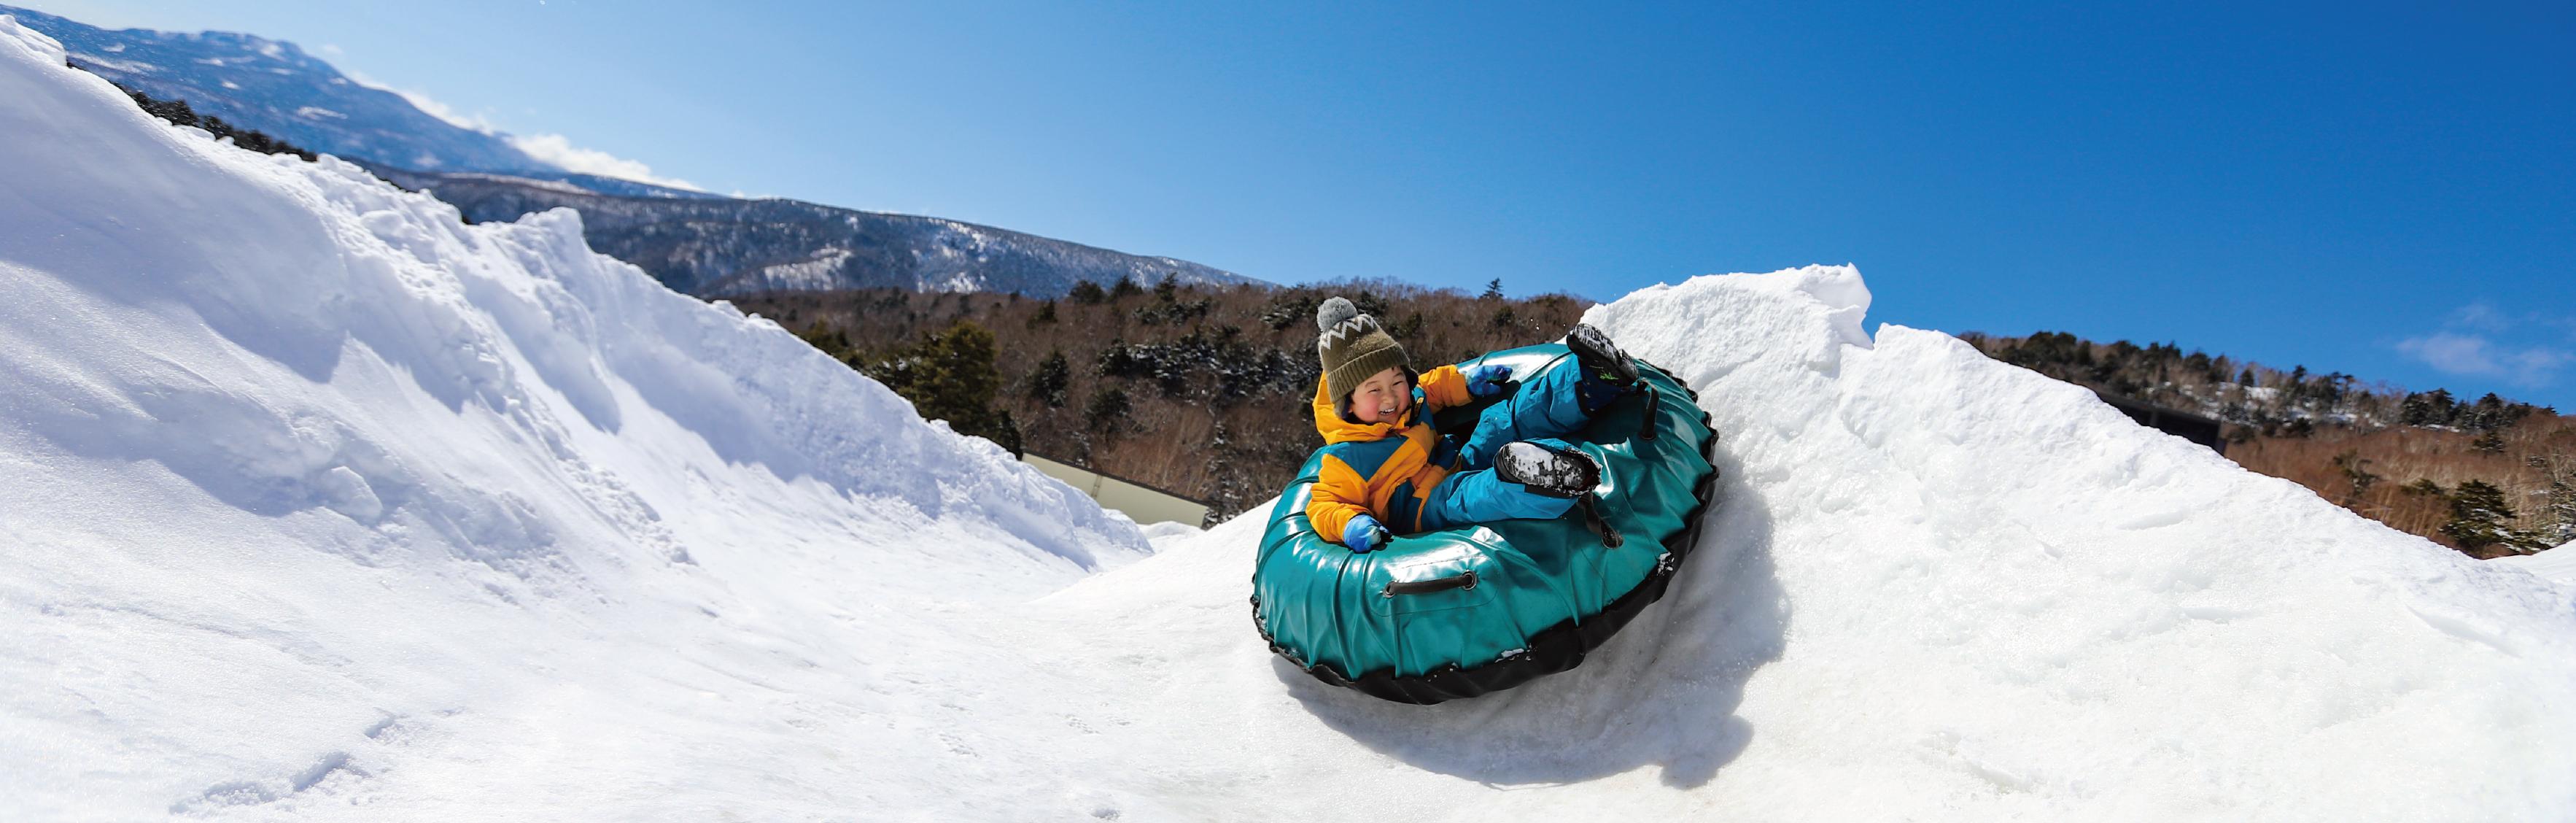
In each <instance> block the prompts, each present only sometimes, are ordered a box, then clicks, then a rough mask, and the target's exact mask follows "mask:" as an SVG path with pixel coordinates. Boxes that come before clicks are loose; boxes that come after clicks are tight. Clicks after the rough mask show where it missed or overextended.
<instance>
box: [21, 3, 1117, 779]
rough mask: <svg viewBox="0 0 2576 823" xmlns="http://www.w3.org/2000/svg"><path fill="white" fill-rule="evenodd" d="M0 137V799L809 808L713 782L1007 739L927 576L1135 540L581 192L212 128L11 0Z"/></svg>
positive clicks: (1104, 562)
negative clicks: (682, 289) (436, 189)
mask: <svg viewBox="0 0 2576 823" xmlns="http://www.w3.org/2000/svg"><path fill="white" fill-rule="evenodd" d="M0 134H7V135H9V139H7V140H5V141H0V352H5V354H0V546H6V547H7V548H6V549H5V551H0V627H5V628H0V683H6V684H8V686H7V687H6V688H0V819H7V820H41V819H84V820H87V819H133V818H138V817H149V816H156V815H161V814H170V813H180V814H199V813H209V814H211V813H217V812H223V811H238V810H245V809H247V810H252V811H255V812H256V813H258V814H267V813H272V812H280V811H284V812H299V811H312V810H314V807H315V806H316V805H317V804H318V805H326V806H328V807H329V808H331V809H333V810H336V811H339V812H341V813H344V814H355V815H357V816H360V817H366V818H373V819H382V816H381V814H380V813H378V812H375V811H370V810H367V809H364V808H359V807H354V806H353V805H352V804H354V803H361V802H365V803H383V804H387V805H389V806H391V807H392V808H395V809H400V810H405V811H408V812H410V813H412V814H417V815H421V816H424V817H434V818H436V817H443V818H445V819H473V818H481V817H486V816H487V815H488V814H490V813H495V812H514V814H513V815H511V816H516V815H522V814H523V815H533V816H540V817H559V816H561V814H560V813H559V810H562V809H582V810H586V811H585V812H584V813H583V814H582V815H580V816H582V817H590V816H593V813H594V812H595V813H596V814H597V815H599V816H608V817H617V816H626V815H628V814H630V813H631V814H632V815H634V816H652V815H653V814H655V813H673V812H675V811H677V812H680V813H681V814H680V816H710V815H712V814H713V812H712V811H707V812H704V813H696V812H695V811H694V810H698V809H708V810H712V809H714V808H717V806H716V805H711V803H712V801H710V800H708V799H707V798H709V797H728V796H732V797H749V798H753V799H751V800H747V801H745V802H743V803H738V804H726V805H724V806H723V808H728V809H733V810H735V811H739V812H743V813H747V814H751V815H752V816H755V817H771V816H774V814H772V813H771V812H770V811H768V810H773V809H795V810H800V811H801V810H804V809H809V808H816V807H818V806H807V805H796V800H797V797H796V796H795V795H794V793H793V792H779V791H769V790H766V789H763V790H760V791H749V790H747V789H746V790H740V791H739V792H738V793H734V794H728V790H724V789H723V788H722V787H725V786H737V787H767V786H773V785H776V784H777V783H779V782H781V781H784V782H794V781H797V780H800V779H809V778H810V779H811V780H812V781H813V782H814V783H816V784H818V785H843V784H846V783H848V782H850V779H849V778H831V777H828V775H833V774H843V775H865V776H868V777H867V779H871V780H883V779H887V778H888V776H899V775H904V774H906V771H905V764H906V763H907V762H910V761H913V760H916V759H918V758H920V757H921V756H922V755H923V754H924V753H925V752H928V751H946V750H948V749H949V747H951V746H963V745H984V746H986V747H987V748H996V749H999V748H1004V747H998V746H990V745H988V744H981V743H976V742H975V741H978V740H979V739H981V738H983V737H985V736H986V732H984V731H979V730H977V728H975V727H974V726H973V724H971V723H967V722H964V721H962V720H959V719H957V718H956V717H955V716H954V715H952V714H950V713H948V712H946V711H945V710H942V709H940V708H939V706H940V705H941V704H942V703H943V702H946V701H950V700H953V699H954V694H953V692H952V689H951V687H950V686H949V685H948V684H946V683H943V682H940V681H939V679H937V678H932V677H927V676H924V675H922V674H920V673H919V672H918V670H919V668H920V666H921V665H922V663H921V661H924V660H937V661H942V662H943V663H944V664H948V665H959V666H973V665H979V663H978V662H977V661H979V660H980V659H981V658H984V657H989V656H993V655H995V654H998V652H993V651H988V650H983V649H976V648H963V647H955V644H954V643H953V642H951V641H950V640H948V639H947V638H948V637H949V634H950V633H949V632H948V631H947V630H945V629H942V628H940V627H939V617H938V616H939V614H940V613H941V611H942V610H945V609H953V608H960V607H961V606H960V605H959V604H968V603H975V602H979V601H986V600H1024V599H1026V598H1028V597H1031V596H1034V595H1036V594H1039V593H1042V592H1045V591H1048V590H1051V589H1054V588H1056V587H1059V586H1061V585H1062V584H1064V583H1065V582H1067V581H1069V580H1071V579H1073V578H1075V577H1076V576H1078V575H1080V574H1083V573H1085V572H1086V571H1090V570H1096V569H1099V568H1103V567H1106V566H1109V565H1115V564H1117V563H1120V562H1125V561H1128V560H1132V559H1134V558H1136V557H1139V556H1142V554H1143V553H1144V551H1145V548H1146V545H1145V541H1144V537H1143V535H1142V534H1141V533H1139V532H1138V531H1137V529H1136V527H1135V526H1134V524H1132V523H1129V522H1127V521H1125V520H1124V519H1123V518H1119V517H1116V516H1114V515H1108V514H1105V513H1103V512H1102V511H1101V510H1100V509H1099V508H1098V507H1097V506H1094V505H1093V504H1092V503H1090V501H1088V500H1087V499H1086V498H1084V497H1083V496H1082V495H1080V494H1079V493H1078V492H1075V491H1074V490H1073V489H1071V488H1069V487H1066V486H1064V485H1063V484H1061V483H1058V482H1056V481H1054V480H1051V479H1048V478H1046V477H1044V476H1043V475H1041V474H1039V473H1038V472H1036V471H1035V470H1032V469H1029V468H1027V467H1025V466H1023V465H1021V464H1019V463H1017V462H1016V461H1014V460H1012V459H1011V458H1010V457H1009V456H1008V455H1007V454H1004V453H1003V452H1002V451H1001V450H999V449H998V448H995V447H993V446H992V445H991V444H989V443H986V442H984V441H981V440H974V439H968V438H961V437H957V436H955V435H953V434H951V433H949V432H947V431H946V430H945V427H944V426H941V425H931V424H925V423H923V422H921V421H920V420H919V418H918V417H917V416H916V415H915V414H914V413H913V412H912V410H911V408H910V407H909V406H908V405H907V404H906V403H905V402H904V401H903V400H902V399H901V398H899V397H897V396H895V395H894V394H893V393H891V392H889V391H887V390H885V389H884V388H883V387H881V386H878V385H876V384H874V383H871V382H868V381H866V380H863V379H860V378H858V377H857V376H855V375H853V374H852V373H851V372H850V371H849V370H848V369H847V368H845V367H843V366H841V365H840V364H838V363H836V362H833V361H832V360H831V359H830V358H828V357H824V356H822V355H820V354H818V353H816V352H813V351H812V350H811V349H810V348H809V347H807V346H805V345H803V344H802V343H800V342H798V341H797V340H796V339H795V338H794V337H793V336H791V335H789V334H787V333H785V332H783V331H782V330H780V329H778V328H777V327H776V326H775V325H773V324H770V323H767V322H764V321H758V320H752V319H747V318H744V317H743V316H741V315H740V314H739V313H738V312H733V311H731V310H729V309H726V308H724V307H721V306H716V307H711V306H708V305H706V304H703V303H700V302H698V301H696V300H694V299H691V298H688V297H686V296H682V295H679V294H675V293H673V292H670V291H669V290H667V289H664V288H662V287H661V286H660V285H658V284H656V283H654V282H653V281H652V279H651V278H649V277H647V276H645V275H644V274H643V273H642V272H640V271H637V270H636V269H634V268H633V267H630V266H627V265H625V264H622V263H617V262H615V261H613V260H610V259H608V258H605V257H601V256H598V255H595V254H592V253H591V252H589V250H588V249H587V248H586V247H585V246H584V245H583V243H582V239H581V235H580V226H579V224H578V220H577V219H576V218H574V217H573V216H572V214H571V213H570V212H553V213H549V214H544V215H538V216H536V217H533V218H531V219H529V220H527V221H524V222H522V223H520V224H516V225H490V226H466V225H464V224H463V223H462V222H461V221H460V220H459V219H458V217H457V215H456V212H455V210H454V209H452V208H450V207H448V206H446V205H443V204H440V203H438V202H437V201H435V200H432V199H430V198H428V197H426V196H420V195H410V194H405V193H402V192H400V191H397V190H395V189H394V188H392V187H390V186H386V185H383V184H381V183H379V182H377V181H375V180H374V179H373V178H371V177H368V176H367V175H366V174H364V173H363V172H361V171H359V170H358V169H356V168H355V167H353V166H349V165H346V164H343V163H339V162H336V161H326V162H323V163H320V164H311V163H305V162H302V161H299V160H294V159H292V158H284V157H268V156H262V155H256V154H252V153H249V152H243V151H238V150H234V149H231V148H229V147H226V146H221V145H218V144H216V143H214V142H212V141H211V140H208V139H206V138H205V137H204V136H203V134H202V133H189V132H183V131H181V130H178V129H174V128H171V127H169V126H166V125H164V124H162V123H161V122H160V121H157V120H153V119H151V118H149V117H147V116H146V115H144V114H143V113H142V112H140V111H138V110H136V109H135V107H134V106H133V104H132V103H131V102H130V101H127V100H125V99H124V98H123V96H122V95H119V94H117V93H116V92H115V90H114V89H113V88H112V87H110V86H109V85H108V84H107V83H106V82H105V81H102V80H99V79H97V78H95V77H92V76H89V75H87V74H85V73H82V72H78V71H74V70H71V69H67V68H64V67H63V59H62V54H61V52H60V51H59V50H58V48H57V47H56V46H55V45H54V44H53V43H52V42H51V41H49V40H45V39H43V38H41V37H40V36H37V35H34V34H32V33H30V32H28V31H26V30H25V29H23V28H20V27H17V26H16V25H15V24H14V23H11V22H8V21H7V20H6V18H0ZM813 568H824V569H829V570H831V571H832V572H833V573H831V574H826V575H815V574H808V573H806V572H807V570H809V569H813ZM850 626H858V627H861V628H859V629H850V628H846V627H850ZM831 627H844V628H841V629H839V630H837V631H826V632H824V634H825V635H826V636H825V637H821V638H817V637H816V636H814V635H813V632H816V631H818V630H821V629H827V628H831ZM943 647H953V648H952V650H950V651H936V650H937V649H940V648H943ZM889 729H901V730H903V734H904V735H906V737H905V739H906V740H909V741H910V742H909V743H895V742H880V743H876V744H872V745H868V746H863V747H859V748H857V749H855V750H847V751H844V750H842V747H841V745H840V744H842V743H845V742H847V741H851V740H870V739H872V738H884V737H886V736H887V735H888V734H889V731H888V730H889ZM780 730H794V731H796V734H795V738H796V739H797V740H801V741H803V742H799V743H793V744H787V743H783V742H782V736H781V735H780V734H779V731H780ZM941 741H955V742H941ZM998 759H1001V760H1009V759H1010V758H1009V757H1008V755H1007V754H1006V753H1005V754H1003V755H1001V756H1000V757H999V758H998ZM1020 770H1021V771H1022V772H1024V773H1031V774H1038V773H1043V772H1044V771H1045V765H1044V764H1043V763H1026V764H1023V765H1022V767H1021V769H1020ZM603 775H605V776H610V777H606V778H603ZM881 792H882V793H881V794H880V796H881V797H882V798H883V801H882V802H884V803H886V804H888V805H890V806H901V807H921V808H928V807H931V806H932V805H934V804H933V802H932V800H931V799H930V795H932V794H935V793H938V790H937V789H936V787H935V786H931V785H926V784H923V783H922V782H921V781H918V780H898V781H895V782H892V783H889V784H888V785H887V786H886V787H884V788H883V789H882V790H881ZM315 798H327V799H315ZM843 799H844V798H842V797H841V796H838V795H834V796H832V797H831V802H830V803H824V804H821V805H820V806H819V807H820V808H842V807H843V806H841V805H839V804H840V803H841V802H842V800H843ZM447 802H469V803H472V804H474V806H473V809H474V811H472V812H457V811H453V810H445V809H443V808H442V806H441V804H443V803H447ZM531 804H547V805H545V806H543V807H542V808H551V809H556V810H558V813H542V812H539V811H535V810H534V809H536V808H539V807H538V806H532V805H531ZM777 814H785V812H777Z"/></svg>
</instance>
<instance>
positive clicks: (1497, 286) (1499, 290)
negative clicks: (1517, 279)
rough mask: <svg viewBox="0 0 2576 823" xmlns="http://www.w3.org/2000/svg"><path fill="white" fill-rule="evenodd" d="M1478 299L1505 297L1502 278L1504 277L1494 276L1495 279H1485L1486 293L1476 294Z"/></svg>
mask: <svg viewBox="0 0 2576 823" xmlns="http://www.w3.org/2000/svg"><path fill="white" fill-rule="evenodd" d="M1476 299H1478V300H1501V299H1503V279H1502V278H1500V277H1497V278H1494V279H1492V280H1487V281H1485V293H1484V294H1479V295H1476Z"/></svg>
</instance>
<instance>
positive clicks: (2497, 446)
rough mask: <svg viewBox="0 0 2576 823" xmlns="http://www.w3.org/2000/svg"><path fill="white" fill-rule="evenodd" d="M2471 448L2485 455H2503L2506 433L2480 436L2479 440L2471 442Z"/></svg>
mask: <svg viewBox="0 0 2576 823" xmlns="http://www.w3.org/2000/svg"><path fill="white" fill-rule="evenodd" d="M2469 448H2470V449H2471V450H2473V451H2477V452H2481V453H2484V454H2503V453H2504V433H2503V432H2499V431H2490V432H2487V433H2485V434H2481V435H2478V437H2477V439H2475V440H2471V441H2469Z"/></svg>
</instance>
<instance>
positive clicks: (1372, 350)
mask: <svg viewBox="0 0 2576 823" xmlns="http://www.w3.org/2000/svg"><path fill="white" fill-rule="evenodd" d="M1315 326H1316V327H1317V328H1320V329H1323V331H1324V333H1323V334H1322V335H1321V336H1318V337H1316V338H1315V356H1316V357H1318V358H1320V359H1322V360H1323V361H1324V391H1326V392H1330V393H1331V394H1332V396H1333V403H1334V405H1336V406H1339V405H1340V404H1341V402H1342V401H1343V399H1345V398H1348V397H1350V394H1351V389H1354V388H1357V387H1358V386H1359V384H1360V381H1362V380H1367V379H1369V377H1370V376H1372V375H1375V374H1377V373H1378V372H1382V371H1385V370H1387V369H1391V368H1400V367H1405V366H1407V365H1408V364H1409V362H1410V361H1408V360H1406V359H1405V356H1404V346H1402V345H1400V344H1398V343H1396V342H1395V338H1394V337H1391V336H1388V335H1387V333H1386V329H1384V328H1382V327H1380V326H1378V324H1377V318H1375V317H1370V316H1368V315H1365V314H1361V313H1360V308H1359V307H1358V306H1354V305H1351V301H1349V300H1345V299H1342V298H1339V297H1336V298H1333V299H1331V300H1326V301H1324V304H1323V305H1321V306H1316V307H1315Z"/></svg>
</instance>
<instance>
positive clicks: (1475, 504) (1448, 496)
mask: <svg viewBox="0 0 2576 823" xmlns="http://www.w3.org/2000/svg"><path fill="white" fill-rule="evenodd" d="M1540 442H1544V443H1549V444H1550V445H1555V446H1560V447H1562V446H1563V445H1564V444H1565V442H1564V441H1562V440H1555V441H1540ZM1573 507H1574V499H1573V498H1570V497H1557V496H1551V495H1545V494H1540V493H1538V492H1534V491H1531V490H1530V489H1529V488H1528V487H1526V486H1523V485H1521V484H1519V483H1514V482H1511V481H1509V480H1505V479H1503V477H1502V474H1501V473H1500V472H1497V471H1495V470H1493V469H1477V470H1473V471H1462V472H1456V473H1452V474H1450V475H1449V476H1448V477H1447V478H1445V479H1442V480H1441V481H1440V485H1437V486H1433V487H1431V494H1430V495H1429V496H1428V499H1426V500H1424V501H1423V506H1422V528H1423V529H1424V530H1425V531H1433V530H1439V529H1454V528H1458V527H1460V526H1466V525H1470V524H1474V523H1483V522H1488V521H1493V520H1553V519H1556V518H1558V517H1562V516H1564V515H1565V510H1567V509H1570V508H1573Z"/></svg>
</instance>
